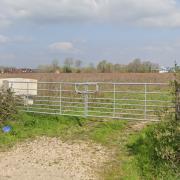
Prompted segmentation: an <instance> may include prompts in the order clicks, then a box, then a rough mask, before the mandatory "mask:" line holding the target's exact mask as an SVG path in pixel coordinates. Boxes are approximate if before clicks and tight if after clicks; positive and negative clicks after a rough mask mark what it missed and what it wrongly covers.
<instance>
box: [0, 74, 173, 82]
mask: <svg viewBox="0 0 180 180" xmlns="http://www.w3.org/2000/svg"><path fill="white" fill-rule="evenodd" d="M8 77H14V78H18V77H19V78H32V79H38V80H40V81H68V82H80V81H81V82H82V81H85V82H87V81H91V82H92V81H109V82H142V83H143V82H146V83H148V82H152V83H154V82H162V83H163V82H169V81H170V80H172V79H173V74H171V73H166V74H159V73H69V74H68V73H61V74H54V73H18V74H0V78H8Z"/></svg>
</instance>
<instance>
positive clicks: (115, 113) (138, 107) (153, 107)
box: [10, 82, 173, 121]
mask: <svg viewBox="0 0 180 180" xmlns="http://www.w3.org/2000/svg"><path fill="white" fill-rule="evenodd" d="M10 86H11V88H12V90H13V92H15V95H16V97H18V99H19V105H18V107H19V108H20V110H22V111H25V112H33V113H41V114H57V115H69V116H83V117H102V118H115V119H121V120H142V121H144V120H154V121H156V120H158V116H157V115H158V113H159V112H160V111H162V110H163V109H164V108H172V107H173V104H172V99H171V95H170V92H169V87H168V84H165V83H112V82H86V83H69V82H10Z"/></svg>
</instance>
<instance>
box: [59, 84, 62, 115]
mask: <svg viewBox="0 0 180 180" xmlns="http://www.w3.org/2000/svg"><path fill="white" fill-rule="evenodd" d="M59 113H60V115H61V114H62V84H61V83H59Z"/></svg>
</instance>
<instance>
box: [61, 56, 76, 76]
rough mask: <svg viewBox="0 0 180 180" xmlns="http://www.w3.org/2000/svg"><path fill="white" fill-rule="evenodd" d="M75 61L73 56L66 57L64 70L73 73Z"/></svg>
mask: <svg viewBox="0 0 180 180" xmlns="http://www.w3.org/2000/svg"><path fill="white" fill-rule="evenodd" d="M73 63H74V61H73V59H72V58H66V59H65V61H64V67H63V72H64V73H71V72H72V65H73Z"/></svg>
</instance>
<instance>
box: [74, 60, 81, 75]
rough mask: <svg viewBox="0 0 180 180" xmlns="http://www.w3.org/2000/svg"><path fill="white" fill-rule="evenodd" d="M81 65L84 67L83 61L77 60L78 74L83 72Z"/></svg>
mask: <svg viewBox="0 0 180 180" xmlns="http://www.w3.org/2000/svg"><path fill="white" fill-rule="evenodd" d="M81 65H82V61H81V60H76V61H75V68H76V72H78V73H80V72H81Z"/></svg>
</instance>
